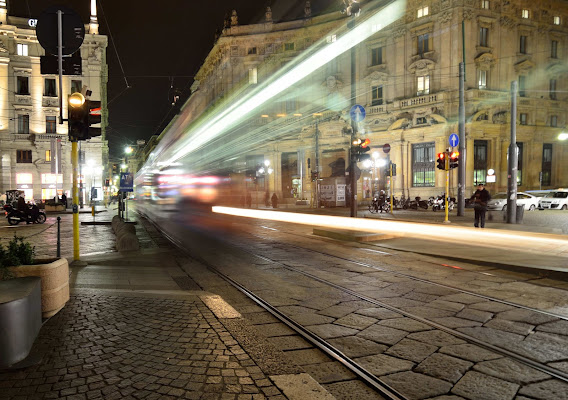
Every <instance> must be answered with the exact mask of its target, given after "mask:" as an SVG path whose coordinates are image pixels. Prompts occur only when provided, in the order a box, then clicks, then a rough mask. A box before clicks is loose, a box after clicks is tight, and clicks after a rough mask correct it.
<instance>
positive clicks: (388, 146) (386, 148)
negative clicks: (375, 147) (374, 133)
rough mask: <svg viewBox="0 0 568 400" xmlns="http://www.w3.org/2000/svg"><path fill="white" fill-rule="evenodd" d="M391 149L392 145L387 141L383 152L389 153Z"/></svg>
mask: <svg viewBox="0 0 568 400" xmlns="http://www.w3.org/2000/svg"><path fill="white" fill-rule="evenodd" d="M389 151H391V145H390V144H388V143H387V144H385V145H384V146H383V153H388V152H389Z"/></svg>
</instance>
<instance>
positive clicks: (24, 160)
mask: <svg viewBox="0 0 568 400" xmlns="http://www.w3.org/2000/svg"><path fill="white" fill-rule="evenodd" d="M16 162H17V163H21V164H31V162H32V151H31V150H16Z"/></svg>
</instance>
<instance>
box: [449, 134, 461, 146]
mask: <svg viewBox="0 0 568 400" xmlns="http://www.w3.org/2000/svg"><path fill="white" fill-rule="evenodd" d="M458 144H460V137H459V136H458V134H457V133H452V134H451V135H450V146H452V147H456V146H457V145H458Z"/></svg>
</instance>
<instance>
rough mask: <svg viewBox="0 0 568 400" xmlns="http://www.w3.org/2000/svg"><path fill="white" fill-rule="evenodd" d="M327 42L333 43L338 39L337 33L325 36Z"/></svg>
mask: <svg viewBox="0 0 568 400" xmlns="http://www.w3.org/2000/svg"><path fill="white" fill-rule="evenodd" d="M325 40H326V42H327V43H333V42H335V41H336V40H337V35H329V36H328V37H326V38H325Z"/></svg>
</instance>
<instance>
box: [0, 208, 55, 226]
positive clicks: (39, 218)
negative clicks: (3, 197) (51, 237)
mask: <svg viewBox="0 0 568 400" xmlns="http://www.w3.org/2000/svg"><path fill="white" fill-rule="evenodd" d="M4 212H5V214H6V218H7V219H8V223H9V224H10V225H18V224H19V223H20V222H26V223H28V224H43V223H44V222H45V221H46V220H47V217H46V216H45V213H44V212H43V211H40V210H39V208H37V206H36V205H32V206H29V212H28V213H24V212H22V211H20V210H17V209H15V208H13V207H12V206H11V205H9V204H6V205H5V206H4Z"/></svg>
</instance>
